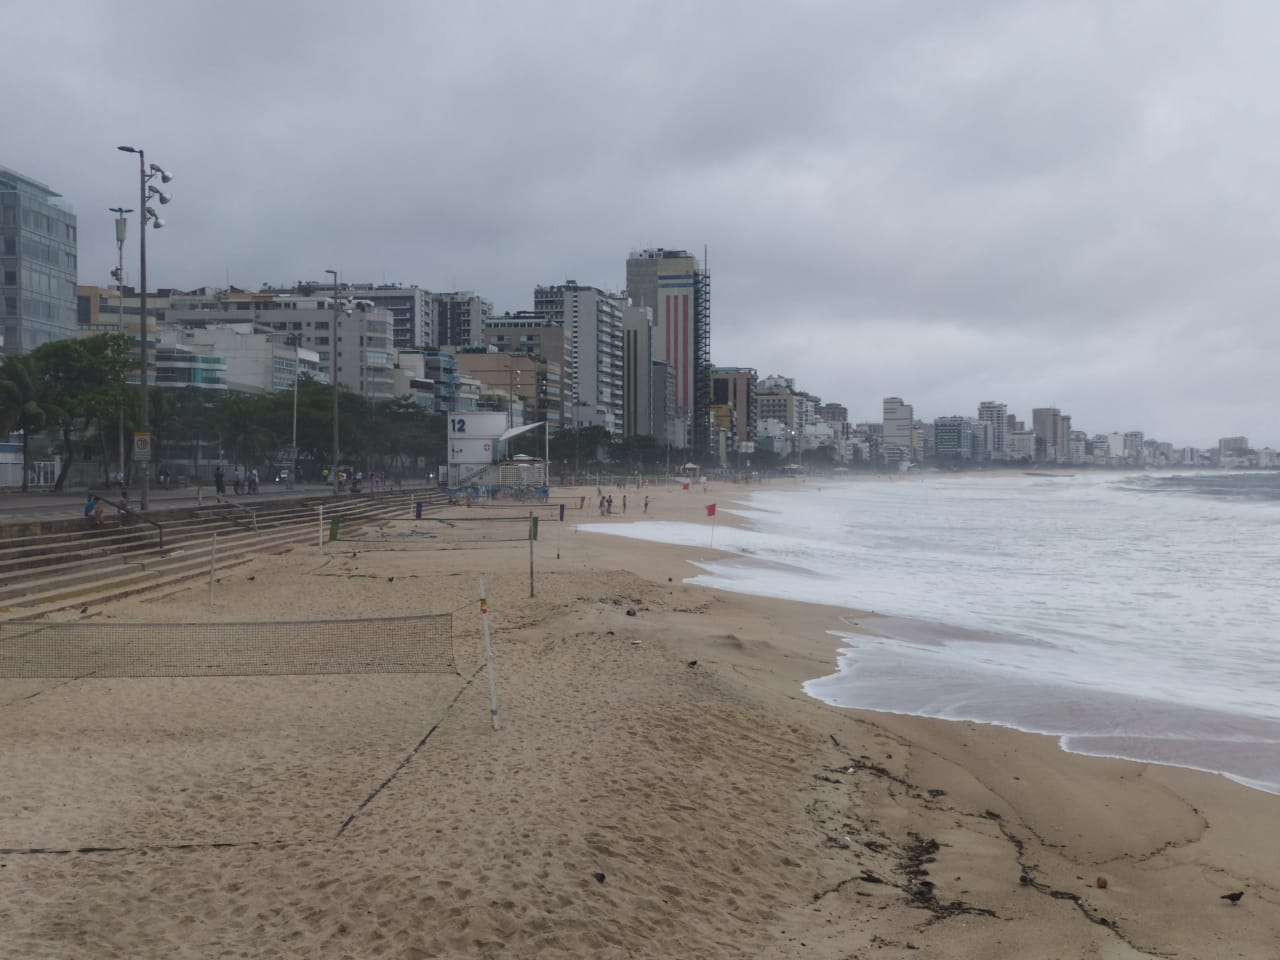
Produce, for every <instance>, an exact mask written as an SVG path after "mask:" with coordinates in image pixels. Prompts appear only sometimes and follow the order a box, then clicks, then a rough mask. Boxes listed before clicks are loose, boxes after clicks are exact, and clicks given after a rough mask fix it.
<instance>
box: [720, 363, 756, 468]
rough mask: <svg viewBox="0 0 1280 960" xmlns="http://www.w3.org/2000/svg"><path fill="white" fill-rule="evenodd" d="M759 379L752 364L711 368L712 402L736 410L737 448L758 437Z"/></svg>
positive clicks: (733, 421)
mask: <svg viewBox="0 0 1280 960" xmlns="http://www.w3.org/2000/svg"><path fill="white" fill-rule="evenodd" d="M756 379H757V378H756V372H755V370H753V369H752V368H751V367H712V368H711V405H712V406H713V407H716V406H724V407H728V408H729V409H730V410H731V411H732V413H733V415H732V418H731V420H732V429H733V439H734V444H733V446H734V449H737V448H738V446H739V445H740V444H742V443H750V442H754V441H755V438H756V409H757V405H756Z"/></svg>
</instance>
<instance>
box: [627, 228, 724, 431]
mask: <svg viewBox="0 0 1280 960" xmlns="http://www.w3.org/2000/svg"><path fill="white" fill-rule="evenodd" d="M627 297H628V299H629V300H630V302H631V303H632V304H635V305H636V306H642V307H652V308H653V318H654V354H655V356H656V357H657V359H658V360H661V361H662V362H664V363H666V364H667V365H668V366H669V367H671V369H672V372H673V373H674V375H675V378H676V406H677V407H678V408H679V409H680V410H682V411H684V413H683V415H684V416H685V418H686V419H687V420H688V422H689V425H690V427H691V432H692V438H693V446H694V448H695V449H697V450H700V451H706V450H707V448H708V445H709V443H710V430H711V420H710V407H711V276H710V274H709V273H708V271H707V267H706V263H705V262H703V263H699V262H698V260H697V258H696V257H694V256H693V255H692V254H690V253H688V252H687V251H685V250H664V249H661V248H657V249H647V250H637V251H633V252H632V253H631V256H630V257H629V258H628V259H627Z"/></svg>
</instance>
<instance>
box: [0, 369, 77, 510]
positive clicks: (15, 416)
mask: <svg viewBox="0 0 1280 960" xmlns="http://www.w3.org/2000/svg"><path fill="white" fill-rule="evenodd" d="M45 392H46V391H45V389H44V381H43V380H42V379H41V377H40V367H39V364H37V363H36V361H35V359H34V358H33V357H31V356H30V355H27V354H23V355H20V356H10V357H8V358H7V359H6V360H5V361H4V364H3V366H0V427H3V431H4V432H5V433H8V432H9V431H10V430H12V429H14V428H15V427H16V428H17V429H19V430H21V431H22V492H23V493H26V492H27V490H28V489H29V485H30V481H31V434H32V433H35V432H38V431H40V430H42V429H43V428H44V427H45V425H46V424H47V423H48V422H49V421H50V420H54V421H57V420H60V419H62V417H63V413H62V411H61V410H60V409H58V407H57V405H56V404H54V403H52V402H51V401H49V400H46V399H45V396H44V394H45Z"/></svg>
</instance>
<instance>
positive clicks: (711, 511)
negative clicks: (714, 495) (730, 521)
mask: <svg viewBox="0 0 1280 960" xmlns="http://www.w3.org/2000/svg"><path fill="white" fill-rule="evenodd" d="M715 515H716V505H715V504H714V503H708V504H707V516H708V517H714V516H715Z"/></svg>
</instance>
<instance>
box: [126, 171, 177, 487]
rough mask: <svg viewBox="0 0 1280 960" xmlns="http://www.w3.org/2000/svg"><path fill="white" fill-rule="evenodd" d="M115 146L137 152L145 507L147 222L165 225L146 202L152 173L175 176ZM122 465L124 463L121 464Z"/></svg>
mask: <svg viewBox="0 0 1280 960" xmlns="http://www.w3.org/2000/svg"><path fill="white" fill-rule="evenodd" d="M116 149H118V150H120V151H122V152H124V153H136V154H137V155H138V207H139V208H140V211H141V212H140V213H139V214H138V222H139V229H138V285H139V287H140V297H139V307H140V310H139V315H138V344H139V353H140V357H141V361H142V362H141V365H140V373H139V376H138V387H139V392H140V393H141V396H142V410H141V412H140V421H141V422H140V425H141V427H142V430H141V431H140V432H141V433H142V435H143V436H144V437H145V438H146V439H147V443H148V445H147V466H146V467H145V468H144V469H143V471H142V500H141V509H143V510H146V509H147V506H148V501H149V496H148V494H149V492H150V487H151V472H150V470H151V447H150V440H151V425H150V419H151V404H150V403H149V401H148V398H147V223H148V222H153V223H154V224H155V225H156V226H157V227H160V226H163V221H161V219H160V218H159V217H158V216H157V215H156V212H155V211H154V210H153V209H151V208H150V207H148V206H147V183H148V181H150V180H151V178H152V177H155V176H157V175H159V177H160V178H161V183H168V182H169V181H170V180H172V179H173V177H172V176H171V175H170V174H169V173H167V172H166V171H164V170H162V169H161V168H160V166H159V165H158V164H154V163H153V164H152V165H151V173H150V174H148V172H147V158H146V154H145V153H144V152H143V150H142V148H141V147H117V148H116ZM152 191H153V192H154V193H155V194H156V195H157V196H158V197H159V200H160V202H161V203H168V202H169V197H168V195H167V194H165V193H162V192H160V191H159V190H156V188H154V187H153V188H152ZM121 467H122V468H123V464H121Z"/></svg>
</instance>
